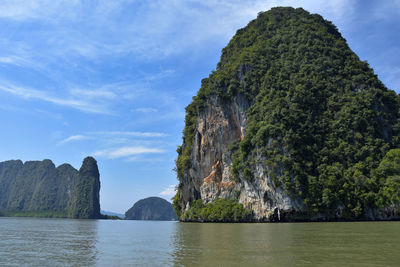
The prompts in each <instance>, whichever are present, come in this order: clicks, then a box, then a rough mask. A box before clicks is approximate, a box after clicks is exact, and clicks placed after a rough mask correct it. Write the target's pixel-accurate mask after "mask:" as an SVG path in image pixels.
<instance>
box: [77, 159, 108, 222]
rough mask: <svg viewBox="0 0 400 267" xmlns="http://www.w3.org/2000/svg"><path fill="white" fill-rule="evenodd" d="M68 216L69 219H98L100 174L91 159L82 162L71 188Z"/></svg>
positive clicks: (95, 163)
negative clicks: (71, 194)
mask: <svg viewBox="0 0 400 267" xmlns="http://www.w3.org/2000/svg"><path fill="white" fill-rule="evenodd" d="M73 192H74V195H73V197H72V199H71V204H70V208H69V210H70V211H69V216H70V217H71V218H82V219H96V218H100V217H101V215H100V195H99V192H100V174H99V169H98V167H97V162H96V160H95V159H94V158H92V157H87V158H85V159H84V160H83V163H82V166H81V168H80V169H79V173H78V179H77V181H76V182H75V184H74V188H73Z"/></svg>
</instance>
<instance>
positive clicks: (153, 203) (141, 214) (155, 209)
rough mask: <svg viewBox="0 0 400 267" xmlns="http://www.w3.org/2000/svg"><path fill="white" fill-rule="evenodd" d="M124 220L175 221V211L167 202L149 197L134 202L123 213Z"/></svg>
mask: <svg viewBox="0 0 400 267" xmlns="http://www.w3.org/2000/svg"><path fill="white" fill-rule="evenodd" d="M125 220H157V221H175V220H177V217H176V215H175V211H174V209H173V207H172V205H171V203H169V202H168V201H166V200H165V199H163V198H159V197H149V198H145V199H142V200H139V201H138V202H136V203H135V204H134V205H133V207H132V208H130V209H129V210H128V211H127V212H126V213H125Z"/></svg>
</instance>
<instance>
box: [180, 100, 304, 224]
mask: <svg viewBox="0 0 400 267" xmlns="http://www.w3.org/2000/svg"><path fill="white" fill-rule="evenodd" d="M250 105H251V103H250V102H249V101H248V100H247V99H246V97H245V96H244V95H241V94H239V95H237V96H235V97H233V98H232V100H228V101H227V100H223V99H221V98H220V97H218V96H216V95H214V96H211V97H210V99H209V100H208V101H207V105H206V107H205V108H204V109H202V110H201V111H199V113H198V115H197V117H196V135H195V137H194V145H193V146H192V150H191V162H190V166H191V167H190V168H189V169H188V170H187V172H186V173H185V175H183V177H182V179H181V180H180V182H181V185H184V186H182V189H181V192H180V194H181V197H182V200H183V201H184V203H186V205H185V209H186V210H187V209H189V206H190V202H191V201H193V200H196V199H202V200H203V202H204V203H209V202H213V201H214V200H216V199H218V198H227V199H235V198H236V199H238V200H239V202H240V203H244V204H245V206H246V207H247V208H249V209H251V210H252V211H253V212H254V219H256V220H263V219H265V218H268V219H270V218H271V219H273V216H274V212H275V210H285V211H288V210H293V209H298V208H299V204H298V203H297V201H296V200H294V199H292V198H290V197H289V195H288V194H284V193H283V190H282V189H281V188H276V187H275V186H274V184H273V182H272V180H271V179H270V177H268V175H267V174H266V167H265V164H263V162H265V159H263V158H262V157H259V159H258V161H257V162H259V163H257V164H255V165H254V169H255V170H256V173H255V175H256V176H257V179H256V180H255V181H254V182H248V181H246V180H244V179H242V180H240V181H239V180H238V179H237V178H235V177H234V176H233V175H232V148H231V146H232V144H235V143H238V142H240V141H241V140H243V138H244V135H245V129H246V124H247V115H246V111H247V110H248V108H249V107H250Z"/></svg>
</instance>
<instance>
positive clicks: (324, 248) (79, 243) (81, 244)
mask: <svg viewBox="0 0 400 267" xmlns="http://www.w3.org/2000/svg"><path fill="white" fill-rule="evenodd" d="M24 265H26V266H400V222H341V223H279V224H278V223H276V224H266V223H265V224H222V223H221V224H211V223H210V224H198V223H178V222H158V221H109V220H68V219H39V218H4V217H3V218H0V266H24Z"/></svg>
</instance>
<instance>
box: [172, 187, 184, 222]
mask: <svg viewBox="0 0 400 267" xmlns="http://www.w3.org/2000/svg"><path fill="white" fill-rule="evenodd" d="M172 207H173V208H174V211H175V214H176V216H177V217H178V218H180V217H181V215H182V200H181V190H180V189H179V188H178V190H177V192H176V194H175V196H174V197H173V198H172Z"/></svg>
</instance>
